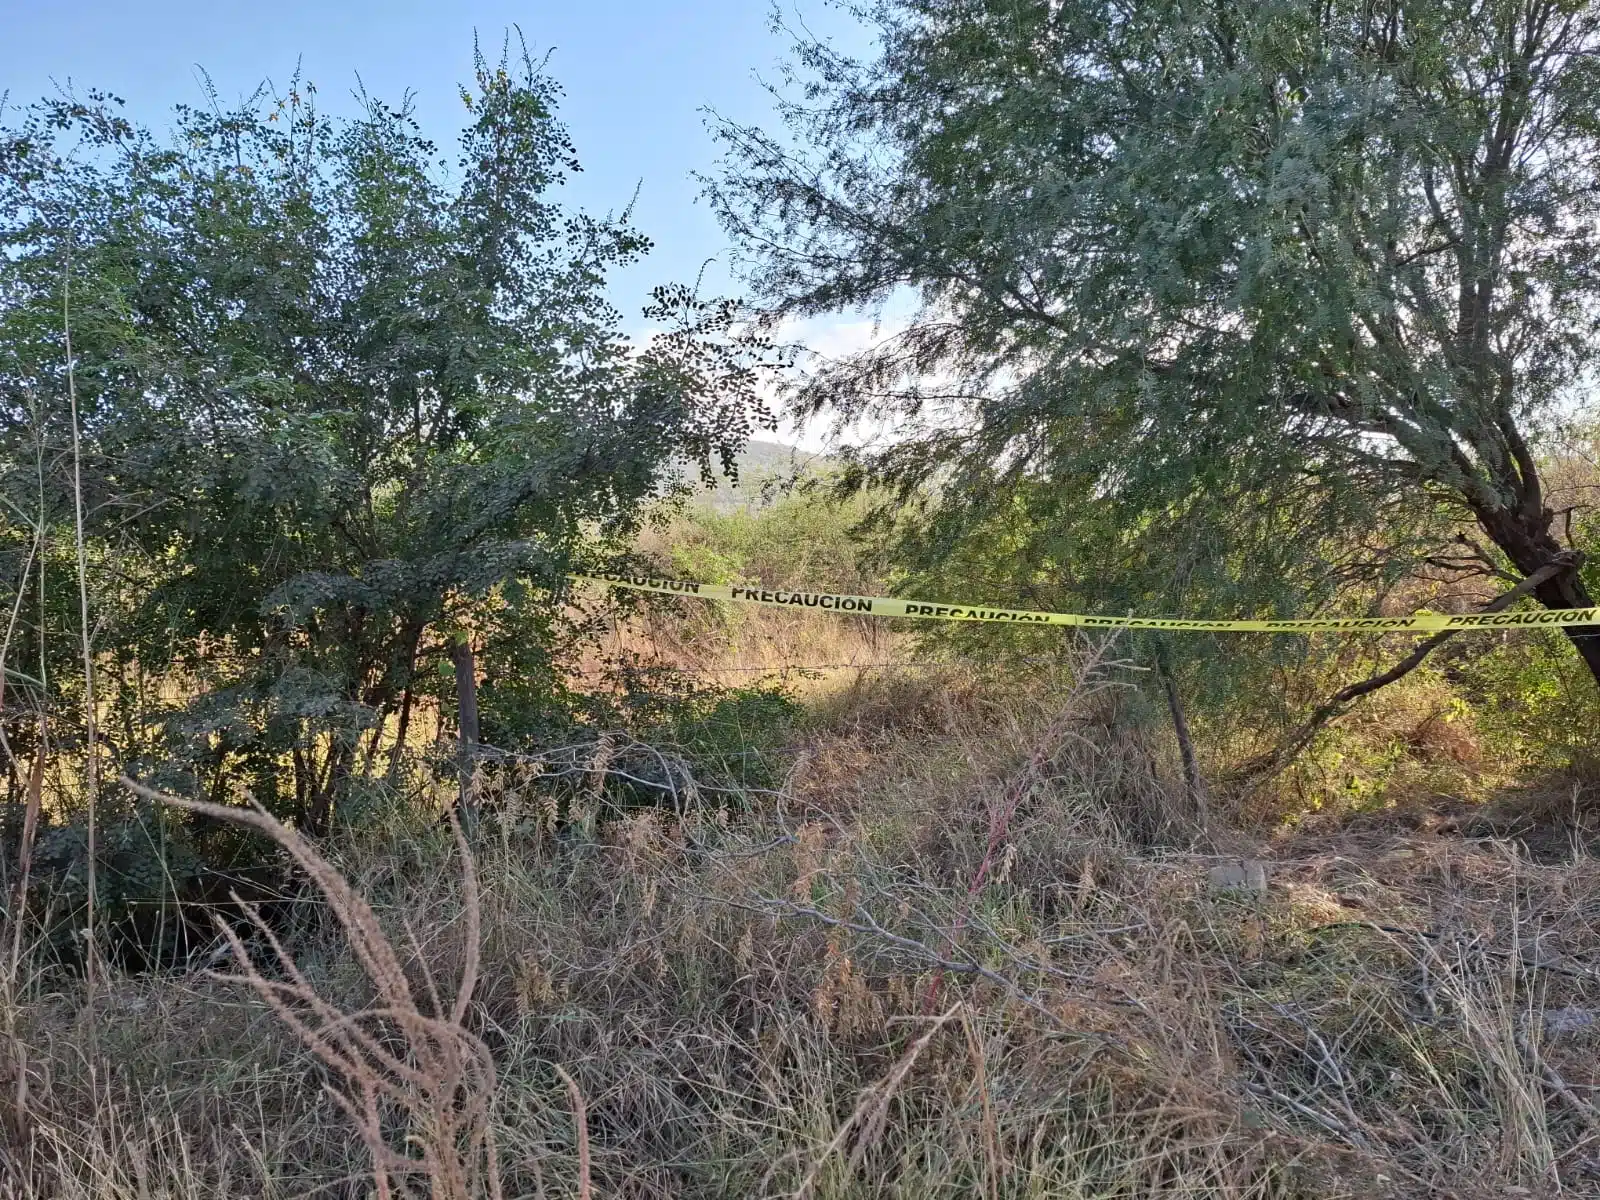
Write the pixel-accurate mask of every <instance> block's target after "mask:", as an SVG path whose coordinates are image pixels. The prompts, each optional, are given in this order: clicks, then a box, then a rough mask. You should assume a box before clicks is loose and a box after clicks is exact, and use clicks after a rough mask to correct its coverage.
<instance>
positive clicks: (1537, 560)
mask: <svg viewBox="0 0 1600 1200" xmlns="http://www.w3.org/2000/svg"><path fill="white" fill-rule="evenodd" d="M1553 515H1554V514H1552V513H1551V512H1550V510H1549V509H1545V510H1544V511H1543V512H1542V513H1541V514H1540V515H1539V516H1538V517H1529V516H1527V515H1526V514H1524V513H1521V512H1518V511H1516V510H1514V509H1509V508H1500V509H1487V510H1479V512H1478V513H1477V517H1478V523H1479V524H1480V525H1482V526H1483V530H1484V532H1485V533H1487V534H1488V535H1489V538H1490V540H1491V541H1493V542H1494V544H1495V545H1496V546H1498V547H1499V548H1500V549H1501V550H1502V551H1504V552H1505V555H1506V557H1507V558H1509V559H1510V560H1511V561H1512V563H1513V564H1514V565H1515V566H1516V568H1517V570H1519V571H1521V572H1522V574H1523V575H1524V576H1529V575H1532V574H1534V572H1536V571H1538V570H1539V569H1540V568H1542V567H1547V566H1549V565H1550V564H1551V563H1555V562H1559V561H1561V560H1562V559H1563V558H1567V559H1571V560H1572V563H1573V565H1572V566H1571V567H1570V568H1569V569H1568V570H1565V571H1558V572H1556V573H1555V574H1554V575H1552V576H1551V577H1550V578H1549V579H1546V580H1545V581H1544V582H1543V583H1541V584H1539V585H1538V587H1536V588H1534V590H1533V595H1534V598H1535V599H1536V600H1538V601H1539V603H1540V604H1542V605H1544V606H1545V607H1546V608H1592V607H1594V599H1593V597H1591V596H1590V595H1589V589H1588V588H1587V587H1585V586H1584V583H1583V578H1582V576H1580V575H1579V574H1578V567H1579V565H1581V562H1582V560H1581V559H1579V558H1576V557H1574V556H1573V554H1572V552H1571V551H1569V550H1567V549H1565V548H1564V547H1563V546H1562V545H1561V543H1560V542H1558V541H1556V539H1555V537H1554V535H1552V534H1551V532H1550V521H1551V519H1552V517H1553ZM1563 632H1565V633H1566V635H1567V637H1568V638H1570V639H1571V641H1572V645H1573V647H1574V648H1575V649H1576V650H1577V651H1578V654H1579V655H1580V656H1581V657H1582V658H1583V661H1584V663H1585V664H1586V665H1587V666H1588V668H1589V673H1590V674H1591V675H1593V676H1594V679H1595V682H1596V684H1600V621H1597V622H1596V623H1595V624H1593V625H1567V626H1564V627H1563Z"/></svg>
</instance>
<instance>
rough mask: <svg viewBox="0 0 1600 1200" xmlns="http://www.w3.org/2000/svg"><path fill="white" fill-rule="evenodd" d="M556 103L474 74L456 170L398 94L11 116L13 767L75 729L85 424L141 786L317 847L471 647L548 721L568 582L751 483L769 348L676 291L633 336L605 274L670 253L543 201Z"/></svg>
mask: <svg viewBox="0 0 1600 1200" xmlns="http://www.w3.org/2000/svg"><path fill="white" fill-rule="evenodd" d="M556 96H557V88H556V86H555V84H554V83H553V82H552V81H551V80H550V79H548V78H547V77H546V76H545V75H543V74H542V73H541V72H540V70H539V69H538V68H537V67H536V66H534V65H533V64H532V63H531V62H529V61H527V60H526V58H524V59H523V60H521V61H520V62H519V61H516V60H510V59H502V60H501V61H500V62H499V63H498V64H495V63H493V62H486V61H484V60H482V59H480V60H479V69H478V78H477V81H476V87H475V88H474V89H472V90H470V91H465V90H464V91H463V93H462V99H463V102H464V104H465V108H466V115H467V119H468V124H467V127H466V129H465V130H464V132H463V133H462V135H461V138H460V142H459V146H458V149H457V152H456V153H455V154H454V155H452V156H442V155H441V154H440V152H439V150H438V149H437V148H436V147H435V146H434V145H432V144H431V143H429V142H428V141H427V140H425V139H423V138H422V137H421V136H420V135H419V133H418V132H417V130H416V126H415V123H414V122H413V121H412V119H411V117H410V114H409V112H408V111H407V110H406V108H405V107H404V106H402V107H401V108H399V109H393V108H391V107H389V106H387V105H385V104H383V103H381V102H379V101H377V100H375V99H374V100H368V101H367V102H366V104H365V108H364V110H363V111H362V112H361V114H360V115H359V116H358V117H356V118H355V119H353V120H348V121H332V120H329V119H327V118H325V117H324V116H322V115H321V114H320V113H319V112H318V110H317V108H316V105H315V89H314V88H313V87H312V86H311V85H309V84H305V83H301V82H298V81H297V82H296V83H295V84H294V85H293V86H292V87H291V88H290V90H289V91H288V92H287V93H286V94H284V95H282V96H278V97H271V96H258V97H257V98H256V100H255V101H253V102H252V103H250V104H247V105H246V106H245V107H243V108H241V109H239V110H237V111H226V112H225V111H221V110H220V109H216V110H201V109H192V108H182V109H179V110H178V112H177V114H176V122H175V125H174V127H173V129H172V130H171V132H170V135H158V134H157V133H154V132H151V131H150V130H147V129H145V128H142V127H139V126H137V125H135V124H134V123H132V122H130V121H129V120H127V119H126V118H124V117H123V116H122V115H121V114H120V109H119V105H118V103H117V102H115V101H114V100H113V99H111V98H109V97H105V96H99V95H96V96H92V97H90V98H89V99H88V100H86V101H83V102H78V101H75V100H55V101H48V102H44V103H41V104H39V105H37V106H35V107H33V108H31V109H28V110H26V111H25V112H24V113H22V114H21V116H20V118H19V119H18V121H17V123H15V124H14V125H13V126H11V127H9V128H6V129H4V130H3V131H0V461H3V465H4V472H3V478H0V487H3V489H4V496H5V500H6V505H7V519H6V521H5V524H4V529H3V534H0V538H3V543H4V544H3V546H0V555H3V562H0V567H3V570H4V574H5V578H6V581H7V583H8V585H9V589H8V592H7V596H8V600H9V599H14V600H15V601H16V603H17V605H18V615H19V620H18V623H17V626H16V629H17V631H18V636H17V638H16V639H15V640H14V644H13V645H12V650H13V651H14V653H13V654H12V655H11V657H10V658H8V665H11V663H12V661H13V660H16V661H17V662H19V663H20V661H21V658H22V657H29V661H31V660H32V658H34V657H37V654H36V653H35V651H33V650H27V651H26V653H25V655H24V654H22V653H21V652H20V651H19V650H18V648H19V647H23V646H34V647H37V646H42V652H43V655H44V659H45V662H44V665H43V669H44V671H45V672H46V673H47V674H48V676H49V683H48V685H47V687H46V688H45V689H44V690H43V692H42V693H40V692H39V691H38V689H34V694H33V695H32V698H33V699H35V700H37V701H38V703H34V704H30V705H23V704H18V703H16V701H17V700H18V699H20V698H22V696H23V693H22V692H19V691H18V690H17V688H16V687H14V688H13V691H12V701H13V702H12V703H11V704H9V705H8V707H7V710H6V721H7V724H6V733H7V735H8V737H9V740H10V745H11V748H12V750H13V751H14V752H15V753H16V754H17V755H18V757H19V758H20V759H26V758H27V757H28V756H29V754H30V752H31V751H32V750H33V748H34V746H35V745H36V742H37V738H38V736H39V728H40V727H39V725H38V724H37V722H36V720H35V719H34V712H36V711H38V710H40V709H47V710H50V711H51V713H52V721H53V722H54V723H55V728H54V729H53V730H52V731H51V735H52V736H53V738H54V740H55V744H56V745H57V746H63V745H68V744H70V743H71V742H72V741H73V740H74V739H81V736H82V730H81V729H75V728H74V722H73V720H72V718H71V716H70V714H71V713H72V712H73V711H74V702H73V697H74V695H75V694H76V693H75V689H77V688H81V686H82V684H81V679H82V672H81V670H76V669H75V666H74V664H75V663H76V661H77V660H76V655H77V654H78V640H77V626H78V617H79V613H78V604H77V599H78V598H77V595H76V589H75V588H73V587H71V586H69V583H70V581H71V579H72V576H73V574H74V572H75V562H74V561H73V552H72V540H73V506H74V485H75V477H74V470H73V462H72V453H71V447H72V445H73V434H74V429H73V423H72V413H73V408H74V405H75V406H76V411H77V414H78V422H77V432H78V433H79V434H80V435H81V439H82V456H81V458H82V461H81V495H82V498H83V505H84V512H85V514H86V525H85V533H86V540H87V543H88V545H87V553H88V556H89V559H90V569H89V576H90V580H89V582H90V586H91V590H92V592H93V596H92V598H91V600H92V602H91V606H90V607H91V611H92V614H93V617H92V619H93V621H94V624H95V628H94V630H93V638H94V650H95V652H96V654H97V656H98V658H99V659H100V660H101V661H102V662H103V663H105V664H106V665H107V666H108V667H111V666H113V665H114V669H111V670H108V671H106V672H105V678H104V679H103V681H102V687H101V693H102V696H103V697H104V696H107V695H111V694H115V704H114V707H115V715H116V720H114V721H113V722H112V723H111V724H110V726H109V727H108V728H107V729H105V730H104V731H102V736H103V737H108V738H109V739H110V741H111V745H110V747H109V758H108V761H109V762H111V763H114V764H115V766H117V767H118V768H122V769H127V768H130V767H133V766H135V765H136V764H139V763H140V762H141V760H142V761H143V762H145V763H146V764H148V765H150V766H154V767H157V768H159V771H160V772H161V774H162V775H164V776H165V777H167V778H169V779H172V780H173V781H174V782H175V783H182V784H183V785H184V786H188V787H196V786H198V787H203V788H204V789H206V790H207V791H208V792H209V793H210V794H212V795H214V796H227V795H232V794H236V792H237V791H238V789H241V788H244V787H248V788H249V789H250V791H251V793H252V794H253V795H254V796H256V797H257V798H258V799H260V800H261V801H262V802H264V803H266V804H268V805H269V807H272V808H274V809H275V810H276V811H278V812H281V813H285V814H288V815H292V816H293V817H295V818H296V819H297V820H299V821H300V822H301V823H302V824H303V825H305V826H306V827H308V828H311V829H320V828H325V827H326V825H327V823H328V821H329V819H330V815H331V812H332V809H333V807H334V806H335V805H336V803H337V802H338V800H339V798H340V797H341V796H342V795H344V794H345V793H346V792H347V791H348V789H349V787H350V781H351V780H352V778H353V777H355V776H356V775H359V774H362V773H369V774H370V773H371V772H372V770H374V769H375V767H376V768H378V769H381V767H382V764H381V763H380V764H374V762H373V754H374V752H375V750H376V749H377V747H378V745H379V741H380V737H381V736H382V734H383V730H384V728H385V723H386V722H388V723H389V725H388V735H389V739H390V746H391V751H392V755H393V757H394V758H395V759H396V760H398V758H399V757H400V756H402V755H403V754H404V753H405V749H406V726H407V722H408V720H410V718H411V715H412V713H413V711H414V710H415V708H416V707H417V705H418V704H419V703H421V702H422V701H423V700H425V699H426V698H427V696H428V695H429V693H430V692H431V693H433V694H434V695H436V696H437V697H438V698H439V699H440V700H441V701H447V700H448V699H449V698H450V696H451V693H452V691H453V688H452V685H451V682H450V680H448V679H441V678H440V677H439V676H438V674H437V673H436V672H435V670H434V667H435V664H436V663H437V662H439V661H442V658H443V655H444V651H445V650H446V648H447V646H448V644H449V643H450V642H451V641H452V640H456V641H459V640H461V639H470V640H471V641H472V643H473V645H474V647H475V649H476V651H477V653H478V654H479V655H481V656H484V657H485V659H486V661H487V662H488V664H489V667H490V670H491V673H494V672H498V673H499V674H500V675H501V676H503V677H512V678H515V679H516V680H517V681H518V683H519V685H520V687H521V690H522V693H523V694H522V695H521V697H520V702H521V703H522V705H523V707H524V709H526V708H527V707H528V705H530V704H531V705H533V706H534V707H537V704H538V703H539V702H541V701H546V702H547V701H549V700H550V699H551V697H552V696H553V695H554V694H555V693H556V691H557V690H558V689H557V687H556V683H555V680H554V677H553V674H552V672H551V670H550V667H549V657H550V653H551V651H552V647H553V645H554V644H555V642H556V641H557V640H559V638H560V637H561V636H563V629H562V627H561V618H560V617H559V616H558V615H557V613H558V611H559V606H557V605H553V604H552V603H551V597H552V595H553V593H554V591H555V590H556V589H557V588H558V587H559V586H560V584H561V582H562V575H563V573H564V572H565V571H566V570H567V569H568V568H569V566H570V564H572V563H573V561H574V560H575V559H576V558H578V557H581V556H583V555H586V554H589V555H592V554H594V553H595V552H597V551H599V550H601V549H603V548H604V547H605V546H606V545H608V544H615V543H616V542H617V540H618V539H619V538H626V536H627V535H629V533H630V532H631V530H632V529H633V528H634V525H635V521H636V517H637V513H638V512H639V510H640V506H641V504H643V503H644V502H645V501H647V500H650V499H652V498H654V497H658V496H660V495H662V494H663V493H664V492H667V491H670V490H671V489H672V488H673V487H675V486H679V484H678V483H677V482H676V481H678V480H679V478H680V476H681V464H682V463H683V462H684V461H685V460H688V461H690V462H698V463H700V464H702V466H704V467H709V465H710V464H711V463H713V462H715V461H717V460H718V459H721V460H722V461H724V462H727V461H730V456H731V455H732V453H733V452H734V451H735V450H736V448H737V447H738V446H739V445H740V444H741V443H742V441H743V440H744V438H745V437H746V436H747V433H748V429H749V422H750V419H751V416H752V414H753V413H755V412H756V411H758V407H759V406H758V404H757V402H756V401H755V398H754V391H753V385H754V381H755V372H756V371H757V369H758V367H759V360H760V358H761V355H762V348H761V347H760V345H759V344H757V343H752V342H749V341H741V340H740V338H739V336H738V335H737V333H736V327H735V317H736V309H735V307H734V306H733V305H731V304H727V303H706V302H703V301H700V300H698V299H697V298H696V297H695V296H694V295H692V294H691V293H690V292H688V291H687V290H684V289H681V288H663V289H661V290H659V291H658V292H657V293H656V297H655V303H654V305H653V306H652V308H651V309H650V310H649V311H648V312H647V314H646V316H647V317H648V318H649V319H650V320H651V321H652V323H653V324H655V325H656V326H658V327H661V328H663V329H665V330H666V332H665V333H664V334H662V335H661V336H659V337H657V338H655V339H654V340H652V341H651V342H650V343H648V344H647V345H643V346H637V347H636V346H632V345H630V344H629V343H628V342H627V340H626V339H624V338H623V337H622V336H621V335H620V333H619V332H618V323H619V320H620V315H619V314H618V313H617V312H616V311H614V310H613V308H612V307H611V305H610V304H609V303H608V301H607V300H606V299H605V281H606V274H607V272H608V271H609V270H610V269H612V268H613V267H616V266H619V265H621V264H625V263H629V262H632V261H633V260H635V259H637V258H638V257H639V256H640V255H642V254H644V253H645V252H646V251H647V249H648V242H647V240H646V239H645V238H644V237H643V236H642V235H641V234H639V233H638V232H637V231H635V230H634V229H633V228H632V227H631V226H630V225H629V224H628V222H627V220H626V219H622V220H610V219H606V220H599V219H595V218H591V217H588V216H584V215H582V214H576V213H571V212H568V211H566V210H564V209H563V208H562V207H561V206H560V205H559V204H557V203H556V201H555V200H554V198H553V196H554V193H555V191H556V190H557V189H558V187H559V185H560V184H561V182H562V180H563V179H564V177H565V176H566V175H567V174H568V173H570V172H571V171H574V170H576V169H577V163H576V160H575V158H574V151H573V147H572V144H571V142H570V140H569V139H568V136H567V134H566V132H565V131H564V129H563V127H562V126H561V125H560V123H559V122H558V121H557V120H556V118H555V116H554V107H555V101H556ZM69 336H70V347H71V356H72V357H71V365H72V371H71V374H70V375H69V353H68V337H69ZM41 548H42V554H41V553H38V551H40V549H41ZM41 567H42V568H44V572H45V573H44V574H43V576H41V573H40V568H41ZM41 596H42V597H43V604H44V610H43V611H41V610H40V601H39V599H38V598H39V597H41ZM566 633H567V634H569V635H570V634H571V633H572V631H571V630H567V631H566ZM34 673H35V674H37V672H34ZM75 679H76V680H79V681H80V682H76V683H75V682H73V681H74V680H75ZM119 689H120V692H119ZM491 691H492V689H491ZM501 697H502V699H503V698H504V688H502V689H501ZM502 707H504V705H502ZM395 722H398V729H396V727H395ZM391 773H392V764H391ZM11 782H12V792H13V797H15V796H16V795H17V794H18V789H19V787H20V784H21V780H20V779H19V777H18V772H17V770H16V769H13V772H12V776H11Z"/></svg>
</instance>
